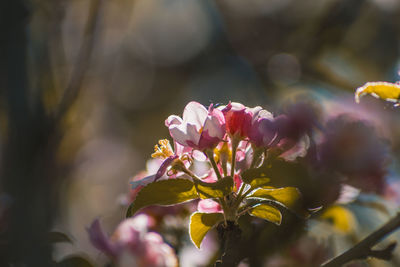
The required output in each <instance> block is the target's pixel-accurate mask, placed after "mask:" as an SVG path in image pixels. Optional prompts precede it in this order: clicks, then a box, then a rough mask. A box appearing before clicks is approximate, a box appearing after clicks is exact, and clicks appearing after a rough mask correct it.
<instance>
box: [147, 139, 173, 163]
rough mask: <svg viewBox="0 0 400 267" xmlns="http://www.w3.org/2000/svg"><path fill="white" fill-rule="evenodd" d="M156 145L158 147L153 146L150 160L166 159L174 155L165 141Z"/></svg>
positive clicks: (160, 141)
mask: <svg viewBox="0 0 400 267" xmlns="http://www.w3.org/2000/svg"><path fill="white" fill-rule="evenodd" d="M158 144H159V146H158V145H155V146H154V153H153V154H151V157H152V158H161V159H166V158H168V157H171V156H173V155H175V154H174V151H173V150H172V147H171V145H170V143H169V141H168V140H167V139H162V140H159V141H158Z"/></svg>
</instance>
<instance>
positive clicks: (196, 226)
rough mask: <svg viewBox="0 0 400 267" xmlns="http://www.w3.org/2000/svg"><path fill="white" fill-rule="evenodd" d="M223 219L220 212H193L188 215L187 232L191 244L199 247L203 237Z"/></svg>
mask: <svg viewBox="0 0 400 267" xmlns="http://www.w3.org/2000/svg"><path fill="white" fill-rule="evenodd" d="M223 220H224V216H223V215H222V213H201V212H195V213H193V214H192V216H191V217H190V225H189V234H190V238H191V239H192V242H193V244H195V246H196V247H197V248H200V245H201V242H202V241H203V239H204V237H205V236H206V234H207V233H208V231H210V230H211V229H212V228H213V227H214V226H215V225H216V224H217V223H219V222H221V221H223Z"/></svg>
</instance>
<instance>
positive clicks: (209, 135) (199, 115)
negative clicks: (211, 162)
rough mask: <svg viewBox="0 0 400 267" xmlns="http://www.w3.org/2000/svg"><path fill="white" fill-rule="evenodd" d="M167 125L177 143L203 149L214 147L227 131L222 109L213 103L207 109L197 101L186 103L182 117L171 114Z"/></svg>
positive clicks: (166, 122)
mask: <svg viewBox="0 0 400 267" xmlns="http://www.w3.org/2000/svg"><path fill="white" fill-rule="evenodd" d="M165 125H166V126H167V127H168V129H169V132H170V134H171V136H172V138H173V139H174V140H175V141H176V142H177V143H179V144H181V145H183V146H185V147H191V148H194V149H197V150H201V151H204V150H206V149H213V148H214V147H215V146H216V145H217V144H218V143H219V142H220V141H221V140H222V139H223V138H224V136H225V133H226V130H225V118H224V115H223V113H222V111H221V110H219V109H216V108H214V107H213V105H211V106H210V107H209V109H208V110H207V109H206V108H205V107H204V106H203V105H201V104H200V103H198V102H195V101H192V102H189V104H187V105H186V107H185V109H184V111H183V117H182V118H180V117H178V116H176V115H171V116H169V117H168V118H167V119H166V121H165Z"/></svg>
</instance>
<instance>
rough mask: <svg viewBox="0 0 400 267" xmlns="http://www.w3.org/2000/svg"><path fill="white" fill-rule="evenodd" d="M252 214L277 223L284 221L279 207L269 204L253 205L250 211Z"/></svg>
mask: <svg viewBox="0 0 400 267" xmlns="http://www.w3.org/2000/svg"><path fill="white" fill-rule="evenodd" d="M250 215H252V216H255V217H258V218H261V219H264V220H267V221H269V222H272V223H274V224H276V225H280V224H281V222H282V214H281V212H280V211H279V210H278V209H277V208H275V207H273V206H271V205H267V204H258V205H257V206H255V207H253V209H252V210H251V211H250Z"/></svg>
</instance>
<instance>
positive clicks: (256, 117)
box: [248, 107, 277, 147]
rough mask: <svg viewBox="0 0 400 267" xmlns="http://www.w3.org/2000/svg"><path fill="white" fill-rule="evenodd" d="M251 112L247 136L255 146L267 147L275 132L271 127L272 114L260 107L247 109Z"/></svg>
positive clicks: (274, 136)
mask: <svg viewBox="0 0 400 267" xmlns="http://www.w3.org/2000/svg"><path fill="white" fill-rule="evenodd" d="M249 112H250V113H251V114H252V118H251V125H250V128H249V130H248V137H249V140H250V142H251V143H252V144H254V145H255V146H257V147H268V145H269V144H270V143H271V142H272V141H273V140H274V138H276V135H277V132H276V130H275V129H274V128H273V127H272V125H273V115H272V113H270V112H269V111H267V110H265V109H262V108H261V107H255V108H252V109H249Z"/></svg>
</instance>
